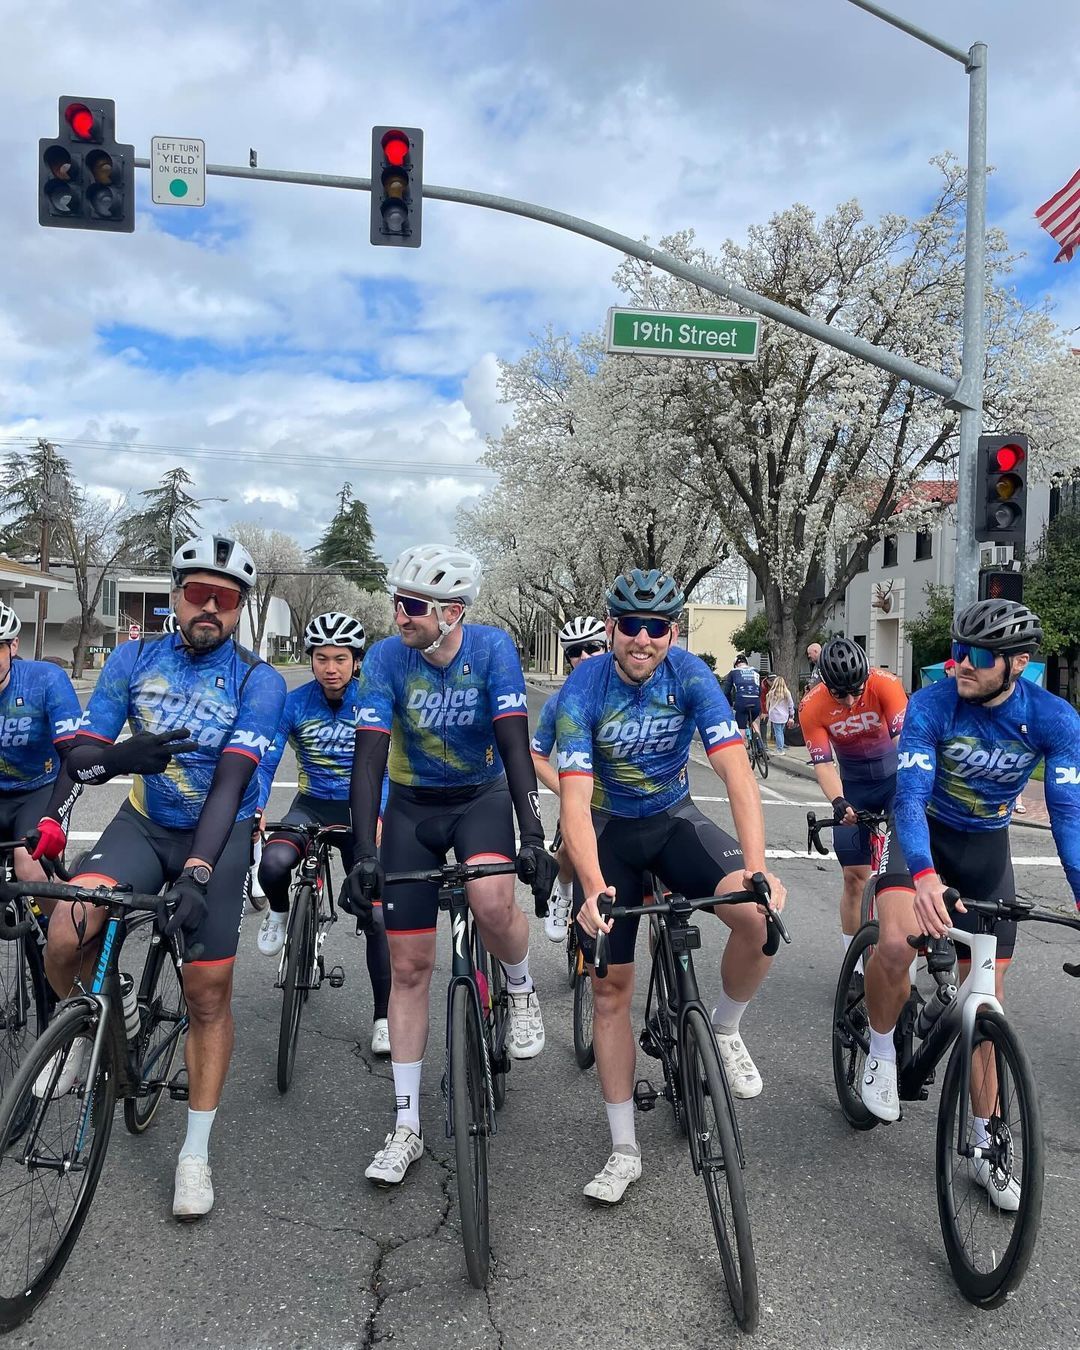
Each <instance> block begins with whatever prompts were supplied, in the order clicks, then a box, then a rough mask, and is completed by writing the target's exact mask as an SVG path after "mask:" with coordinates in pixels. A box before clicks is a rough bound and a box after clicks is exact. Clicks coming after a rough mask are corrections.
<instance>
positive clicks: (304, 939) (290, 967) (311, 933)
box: [264, 821, 348, 1093]
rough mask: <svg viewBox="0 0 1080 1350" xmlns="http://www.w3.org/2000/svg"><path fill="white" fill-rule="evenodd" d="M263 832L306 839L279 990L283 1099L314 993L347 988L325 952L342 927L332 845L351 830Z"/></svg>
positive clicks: (291, 827) (309, 827) (284, 826)
mask: <svg viewBox="0 0 1080 1350" xmlns="http://www.w3.org/2000/svg"><path fill="white" fill-rule="evenodd" d="M264 828H265V829H266V831H267V833H270V832H271V831H274V830H282V831H284V830H287V831H288V832H289V833H290V834H296V835H301V836H302V837H303V839H304V853H303V857H302V858H301V859H300V866H299V867H298V868H297V872H296V878H295V880H294V881H293V884H292V896H291V899H290V901H289V923H288V927H287V928H286V930H285V945H284V946H283V947H282V949H281V960H280V961H279V963H278V977H277V983H276V984H275V986H274V987H275V989H280V990H281V991H282V1000H281V1023H280V1026H279V1028H278V1047H277V1086H278V1091H279V1092H282V1093H284V1092H288V1090H289V1084H290V1083H291V1082H292V1076H293V1068H294V1066H295V1064H296V1046H297V1042H298V1040H299V1037H300V1019H301V1017H302V1016H303V1013H304V1005H305V1004H306V1003H307V1001H308V998H309V996H310V994H311V992H312V990H313V989H319V988H321V986H322V983H323V981H324V980H325V981H326V983H327V984H328V985H329V986H330V988H331V989H340V988H341V986H342V985H343V984H344V983H345V971H344V970H343V969H342V967H341V966H334V967H333V968H332V969H331V970H330V971H329V972H328V971H327V970H326V967H325V964H324V961H323V954H322V949H323V943H324V942H325V941H326V934H327V932H328V931H329V929H330V926H331V925H332V924H335V923H337V918H338V916H337V908H336V906H335V904H334V892H333V886H332V883H331V877H330V851H331V849H332V847H333V844H332V842H331V841H332V839H333V838H334V836H335V835H341V834H345V833H347V832H348V827H347V826H345V825H318V824H314V823H306V824H296V823H294V822H292V821H280V822H279V823H278V824H276V825H273V824H271V825H266V826H265V827H264Z"/></svg>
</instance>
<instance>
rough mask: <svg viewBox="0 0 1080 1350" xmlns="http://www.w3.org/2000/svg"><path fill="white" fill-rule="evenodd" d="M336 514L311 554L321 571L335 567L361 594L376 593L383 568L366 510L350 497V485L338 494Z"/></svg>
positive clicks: (382, 575) (381, 578)
mask: <svg viewBox="0 0 1080 1350" xmlns="http://www.w3.org/2000/svg"><path fill="white" fill-rule="evenodd" d="M337 500H338V509H337V513H336V515H335V516H334V518H333V520H331V522H330V524H329V525H328V526H327V528H326V532H325V534H324V535H323V537H322V538H321V539H320V540H319V542H318V543H317V544H316V545H315V547H314V548H313V549H312V550H311V557H312V559H313V561H314V562H316V563H318V564H319V565H320V566H321V567H336V566H337V565H338V564H342V565H341V566H340V567H339V569H338V570H339V571H340V572H341V575H342V576H343V577H348V579H349V580H350V581H352V582H355V584H356V585H357V586H359V587H360V588H361V590H365V591H377V590H378V589H379V588H380V586H381V585H382V580H383V578H384V577H385V576H386V567H385V566H384V564H383V563H382V561H381V560H380V558H379V556H378V554H377V553H376V552H375V532H374V531H373V530H372V528H371V521H370V520H369V519H368V511H367V507H366V506H365V505H364V503H363V502H362V501H360V500H358V499H356V498H354V497H353V495H352V484H351V483H344V484H343V485H342V488H341V491H340V492H339V493H338V499H337Z"/></svg>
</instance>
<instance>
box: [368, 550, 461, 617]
mask: <svg viewBox="0 0 1080 1350" xmlns="http://www.w3.org/2000/svg"><path fill="white" fill-rule="evenodd" d="M482 575H483V569H482V568H481V566H480V559H479V558H474V557H473V555H472V554H471V553H466V552H465V551H464V550H463V549H460V548H455V547H453V545H451V544H416V545H414V546H413V547H412V548H407V549H406V550H405V552H404V553H399V554H398V556H397V557H396V558H395V559H394V561H393V562H392V563H391V564H390V568H389V570H388V571H387V573H386V589H387V590H388V591H389V592H390V593H391V594H393V593H394V591H411V592H412V593H413V594H414V595H422V596H424V597H426V598H427V599H428V600H438V601H439V602H440V603H441V604H448V603H450V602H451V601H454V600H457V601H459V602H460V603H461V604H463V605H471V604H472V603H473V601H474V600H475V599H476V597H477V596H478V595H479V594H480V580H481V577H482Z"/></svg>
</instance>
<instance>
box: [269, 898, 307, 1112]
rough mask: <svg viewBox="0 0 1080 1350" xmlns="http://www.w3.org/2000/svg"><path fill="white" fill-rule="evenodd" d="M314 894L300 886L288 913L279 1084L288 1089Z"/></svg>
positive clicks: (278, 1058) (279, 1037)
mask: <svg viewBox="0 0 1080 1350" xmlns="http://www.w3.org/2000/svg"><path fill="white" fill-rule="evenodd" d="M312 903H313V896H312V890H311V887H310V886H309V885H307V884H305V885H303V886H298V887H297V888H296V892H295V894H294V895H293V901H292V908H291V911H290V913H289V930H288V934H287V936H286V938H285V943H286V955H285V985H284V988H283V989H282V999H281V1024H280V1026H279V1028H278V1050H277V1086H278V1091H279V1092H288V1090H289V1084H290V1083H291V1082H292V1076H293V1067H294V1065H295V1063H296V1042H297V1040H298V1038H299V1036H300V1017H301V1014H302V1013H303V1011H304V1002H305V994H306V988H305V986H306V985H309V984H310V983H311V971H312V966H313V963H314V960H315V953H314V948H313V947H312V939H311V920H312V912H311V906H312Z"/></svg>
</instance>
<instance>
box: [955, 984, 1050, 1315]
mask: <svg viewBox="0 0 1080 1350" xmlns="http://www.w3.org/2000/svg"><path fill="white" fill-rule="evenodd" d="M964 1055H965V1050H964V1042H963V1037H961V1038H960V1039H959V1040H958V1041H957V1042H956V1044H955V1046H954V1047H953V1052H952V1055H951V1056H950V1058H949V1067H948V1068H947V1069H946V1071H945V1082H944V1084H943V1085H942V1089H941V1102H940V1104H939V1108H938V1128H937V1198H938V1217H939V1218H940V1220H941V1232H942V1236H943V1237H944V1239H945V1251H946V1253H947V1254H948V1257H949V1265H950V1266H951V1267H952V1272H953V1277H954V1278H955V1280H956V1283H957V1285H958V1286H959V1288H960V1292H961V1293H962V1294H963V1295H964V1297H965V1298H966V1299H968V1300H969V1301H970V1302H971V1303H974V1304H976V1305H977V1306H978V1307H980V1308H996V1307H997V1306H998V1305H999V1304H1001V1303H1004V1302H1005V1299H1006V1298H1007V1297H1008V1296H1009V1294H1010V1293H1011V1292H1012V1291H1013V1290H1014V1289H1015V1288H1016V1287H1017V1286H1018V1285H1019V1284H1020V1281H1021V1280H1022V1279H1023V1278H1024V1273H1025V1272H1026V1270H1027V1267H1028V1262H1029V1261H1030V1260H1031V1253H1032V1250H1033V1248H1034V1246H1035V1238H1036V1235H1037V1234H1038V1231H1039V1219H1040V1217H1041V1214H1042V1196H1043V1133H1042V1121H1041V1118H1040V1113H1039V1102H1038V1095H1037V1093H1036V1089H1035V1078H1034V1075H1033V1074H1032V1072H1031V1065H1030V1063H1029V1062H1028V1057H1027V1055H1026V1053H1025V1052H1024V1048H1023V1046H1022V1045H1021V1044H1020V1042H1019V1040H1017V1037H1016V1034H1015V1032H1014V1031H1013V1030H1012V1028H1011V1027H1010V1026H1009V1024H1008V1022H1006V1020H1005V1018H1004V1017H1003V1016H1002V1015H1001V1014H1000V1013H999V1012H996V1011H994V1010H993V1009H991V1008H984V1009H983V1010H981V1011H980V1012H979V1014H978V1016H977V1017H976V1019H975V1034H974V1039H973V1048H972V1054H971V1061H970V1064H971V1098H972V1100H971V1101H970V1102H961V1100H960V1088H961V1079H962V1077H963V1065H964ZM972 1103H974V1104H975V1106H974V1107H973V1105H972ZM975 1109H979V1110H980V1111H982V1112H989V1116H988V1120H987V1127H986V1134H987V1136H988V1138H987V1139H986V1140H982V1139H981V1138H977V1137H976V1134H975V1128H976V1127H975V1120H974V1114H975ZM961 1117H962V1118H963V1122H964V1132H963V1136H962V1137H960V1136H958V1129H959V1124H960V1119H961ZM958 1138H959V1139H960V1143H961V1145H962V1146H965V1147H966V1146H969V1145H977V1146H980V1147H982V1148H983V1149H984V1150H986V1151H987V1152H988V1153H989V1157H988V1158H986V1159H984V1160H981V1161H980V1162H979V1163H976V1162H975V1161H974V1159H971V1158H966V1157H963V1156H962V1155H961V1154H960V1153H959V1152H958V1150H957V1141H958Z"/></svg>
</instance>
